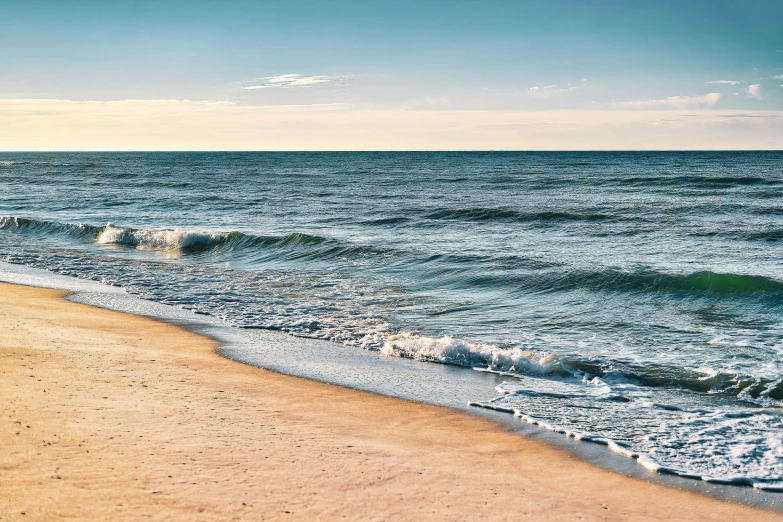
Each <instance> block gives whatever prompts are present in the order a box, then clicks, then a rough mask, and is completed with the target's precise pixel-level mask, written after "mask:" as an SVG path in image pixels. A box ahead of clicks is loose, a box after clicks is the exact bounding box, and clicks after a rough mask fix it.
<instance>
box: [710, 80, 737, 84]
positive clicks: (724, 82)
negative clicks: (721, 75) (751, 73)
mask: <svg viewBox="0 0 783 522" xmlns="http://www.w3.org/2000/svg"><path fill="white" fill-rule="evenodd" d="M704 83H717V84H718V85H739V84H741V83H742V82H740V81H737V80H713V81H711V82H704Z"/></svg>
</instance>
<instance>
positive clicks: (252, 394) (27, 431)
mask: <svg viewBox="0 0 783 522" xmlns="http://www.w3.org/2000/svg"><path fill="white" fill-rule="evenodd" d="M63 295H64V292H62V291H56V290H48V289H40V288H31V287H24V286H16V285H9V284H1V283H0V332H1V333H2V335H1V336H0V397H1V398H2V415H0V520H57V519H66V518H67V519H75V520H140V519H152V520H266V519H285V520H289V519H299V520H333V519H348V520H411V519H415V520H444V519H445V520H483V519H487V520H493V519H494V520H509V519H533V520H629V519H633V520H695V519H698V520H728V519H744V520H783V516H781V515H780V514H776V513H772V512H766V511H762V510H758V509H755V508H751V507H746V506H742V505H738V504H732V503H729V502H721V501H719V500H715V499H713V498H709V497H705V496H701V495H698V494H695V493H692V492H686V491H680V490H677V489H673V488H669V487H665V486H662V485H658V484H653V483H650V482H645V481H642V480H638V479H634V478H630V477H626V476H624V475H620V474H616V473H612V472H609V471H605V470H602V469H600V468H597V467H595V466H592V465H590V464H588V463H585V462H582V461H581V460H579V459H577V458H576V457H574V456H572V455H570V454H568V453H565V452H563V451H560V450H558V449H555V448H552V447H550V446H548V445H545V444H543V443H541V442H538V441H534V440H530V439H527V438H524V437H521V436H518V435H513V434H510V433H507V432H506V431H505V430H504V429H503V428H502V427H501V426H498V425H496V424H494V423H492V422H491V421H489V420H486V419H482V418H479V417H474V416H471V415H468V414H465V413H461V412H456V411H452V410H449V409H446V408H441V407H436V406H429V405H423V404H417V403H413V402H408V401H404V400H400V399H392V398H387V397H381V396H376V395H372V394H369V393H365V392H360V391H355V390H350V389H345V388H340V387H337V386H332V385H328V384H322V383H317V382H312V381H307V380H303V379H299V378H295V377H288V376H284V375H279V374H276V373H272V372H268V371H265V370H260V369H257V368H253V367H250V366H247V365H243V364H240V363H236V362H233V361H230V360H228V359H225V358H222V357H220V356H218V355H217V354H216V353H215V349H216V343H215V342H214V341H212V340H210V339H208V338H205V337H202V336H199V335H196V334H194V333H190V332H187V331H184V330H182V329H180V328H178V327H176V326H173V325H169V324H165V323H161V322H157V321H154V320H151V319H147V318H143V317H137V316H132V315H127V314H121V313H117V312H111V311H107V310H102V309H98V308H93V307H89V306H85V305H81V304H76V303H72V302H69V301H66V300H63V299H61V297H62V296H63Z"/></svg>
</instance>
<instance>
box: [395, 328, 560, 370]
mask: <svg viewBox="0 0 783 522" xmlns="http://www.w3.org/2000/svg"><path fill="white" fill-rule="evenodd" d="M381 353H383V354H384V355H391V356H395V357H408V358H411V359H418V360H424V361H435V362H442V363H448V364H455V365H460V366H470V367H484V368H488V369H491V370H494V371H499V372H511V373H515V372H519V373H523V374H527V375H549V374H554V373H560V372H563V368H562V367H561V365H560V360H559V359H558V358H557V357H555V356H554V355H551V354H547V353H544V352H533V351H530V350H523V349H521V348H516V347H515V348H501V347H499V346H496V345H492V344H487V343H470V342H467V341H463V340H461V339H456V338H454V337H451V336H445V337H425V336H420V335H416V334H413V333H400V334H396V335H391V336H389V337H387V338H386V341H385V342H384V344H383V346H382V347H381Z"/></svg>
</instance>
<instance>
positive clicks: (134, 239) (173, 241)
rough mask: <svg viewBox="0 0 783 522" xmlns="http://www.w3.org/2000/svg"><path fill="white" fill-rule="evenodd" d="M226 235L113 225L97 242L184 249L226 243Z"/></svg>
mask: <svg viewBox="0 0 783 522" xmlns="http://www.w3.org/2000/svg"><path fill="white" fill-rule="evenodd" d="M226 239H227V235H226V234H219V233H214V232H198V231H193V230H168V229H166V230H134V229H131V228H122V227H115V226H113V225H112V224H111V223H109V224H108V225H106V227H105V228H104V229H103V230H102V231H101V233H100V234H99V235H98V238H97V239H96V242H97V243H99V244H102V245H110V244H115V245H129V246H135V247H136V248H143V249H182V248H193V247H197V246H209V245H214V244H220V243H224V242H225V241H226Z"/></svg>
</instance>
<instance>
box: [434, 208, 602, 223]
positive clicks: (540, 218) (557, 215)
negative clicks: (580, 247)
mask: <svg viewBox="0 0 783 522" xmlns="http://www.w3.org/2000/svg"><path fill="white" fill-rule="evenodd" d="M424 217H425V218H427V219H436V220H460V221H513V222H519V223H530V222H562V221H606V220H610V219H612V216H610V215H609V214H602V213H596V212H588V213H574V212H554V211H538V212H523V211H518V210H514V209H511V208H508V207H496V208H491V207H473V208H442V209H438V210H435V211H431V212H428V213H426V214H424Z"/></svg>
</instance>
